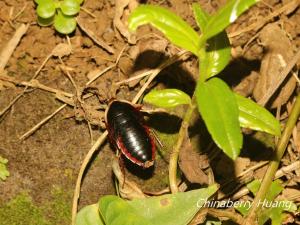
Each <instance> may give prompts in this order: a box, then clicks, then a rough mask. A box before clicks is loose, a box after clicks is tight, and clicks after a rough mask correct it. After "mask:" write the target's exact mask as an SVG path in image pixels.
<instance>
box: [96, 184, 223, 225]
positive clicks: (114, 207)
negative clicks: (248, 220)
mask: <svg viewBox="0 0 300 225" xmlns="http://www.w3.org/2000/svg"><path fill="white" fill-rule="evenodd" d="M217 189H218V187H217V185H212V186H210V187H208V188H203V189H199V190H193V191H189V192H180V193H176V194H168V195H162V196H157V197H151V198H145V199H135V200H132V201H125V200H123V199H121V198H119V197H117V196H105V197H103V198H101V199H100V201H99V210H100V213H101V215H102V217H103V219H104V221H105V224H107V225H108V224H109V225H141V224H143V225H148V224H149V225H150V224H151V225H152V224H155V225H186V224H188V222H189V221H190V220H191V219H192V218H193V217H194V215H195V214H196V213H197V212H198V211H199V209H200V208H201V207H202V206H203V205H204V204H205V202H206V201H205V200H206V199H208V198H209V197H210V196H211V195H213V194H214V193H215V192H216V191H217Z"/></svg>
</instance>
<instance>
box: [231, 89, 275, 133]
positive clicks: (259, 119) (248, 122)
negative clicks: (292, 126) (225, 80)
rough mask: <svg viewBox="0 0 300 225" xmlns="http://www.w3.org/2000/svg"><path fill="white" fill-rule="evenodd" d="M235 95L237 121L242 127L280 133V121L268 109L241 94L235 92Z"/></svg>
mask: <svg viewBox="0 0 300 225" xmlns="http://www.w3.org/2000/svg"><path fill="white" fill-rule="evenodd" d="M235 97H236V100H237V103H238V106H239V110H240V116H239V121H240V125H241V126H242V127H245V128H251V129H253V130H259V131H264V132H267V133H269V134H273V135H276V136H279V135H280V123H279V121H278V120H277V119H276V118H275V117H274V116H273V115H272V114H271V113H270V112H269V111H268V110H266V109H265V108H263V107H262V106H260V105H258V104H257V103H255V102H253V101H252V100H250V99H248V98H245V97H243V96H241V95H238V94H235Z"/></svg>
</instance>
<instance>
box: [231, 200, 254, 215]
mask: <svg viewBox="0 0 300 225" xmlns="http://www.w3.org/2000/svg"><path fill="white" fill-rule="evenodd" d="M250 207H251V202H250V201H244V202H243V201H241V202H240V204H237V205H234V208H235V209H236V210H237V211H239V212H240V213H241V214H242V215H243V216H247V215H248V212H249V209H250Z"/></svg>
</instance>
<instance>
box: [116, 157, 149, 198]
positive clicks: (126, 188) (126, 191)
mask: <svg viewBox="0 0 300 225" xmlns="http://www.w3.org/2000/svg"><path fill="white" fill-rule="evenodd" d="M112 169H113V172H114V174H115V176H116V178H117V179H118V181H119V192H120V195H121V197H122V198H125V199H129V200H131V199H136V198H145V197H146V195H145V194H144V193H143V191H142V190H141V189H140V188H139V187H138V185H137V184H136V183H135V182H133V181H129V180H128V178H127V177H126V179H125V180H124V178H125V177H124V174H123V173H122V171H121V168H120V165H119V161H118V159H117V158H114V159H113V161H112Z"/></svg>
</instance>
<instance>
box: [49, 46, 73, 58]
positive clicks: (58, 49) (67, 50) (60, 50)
mask: <svg viewBox="0 0 300 225" xmlns="http://www.w3.org/2000/svg"><path fill="white" fill-rule="evenodd" d="M71 53H72V46H71V45H69V44H65V43H60V44H58V45H56V46H55V48H54V49H53V50H52V55H53V56H56V57H59V58H62V57H64V56H68V55H70V54H71Z"/></svg>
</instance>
